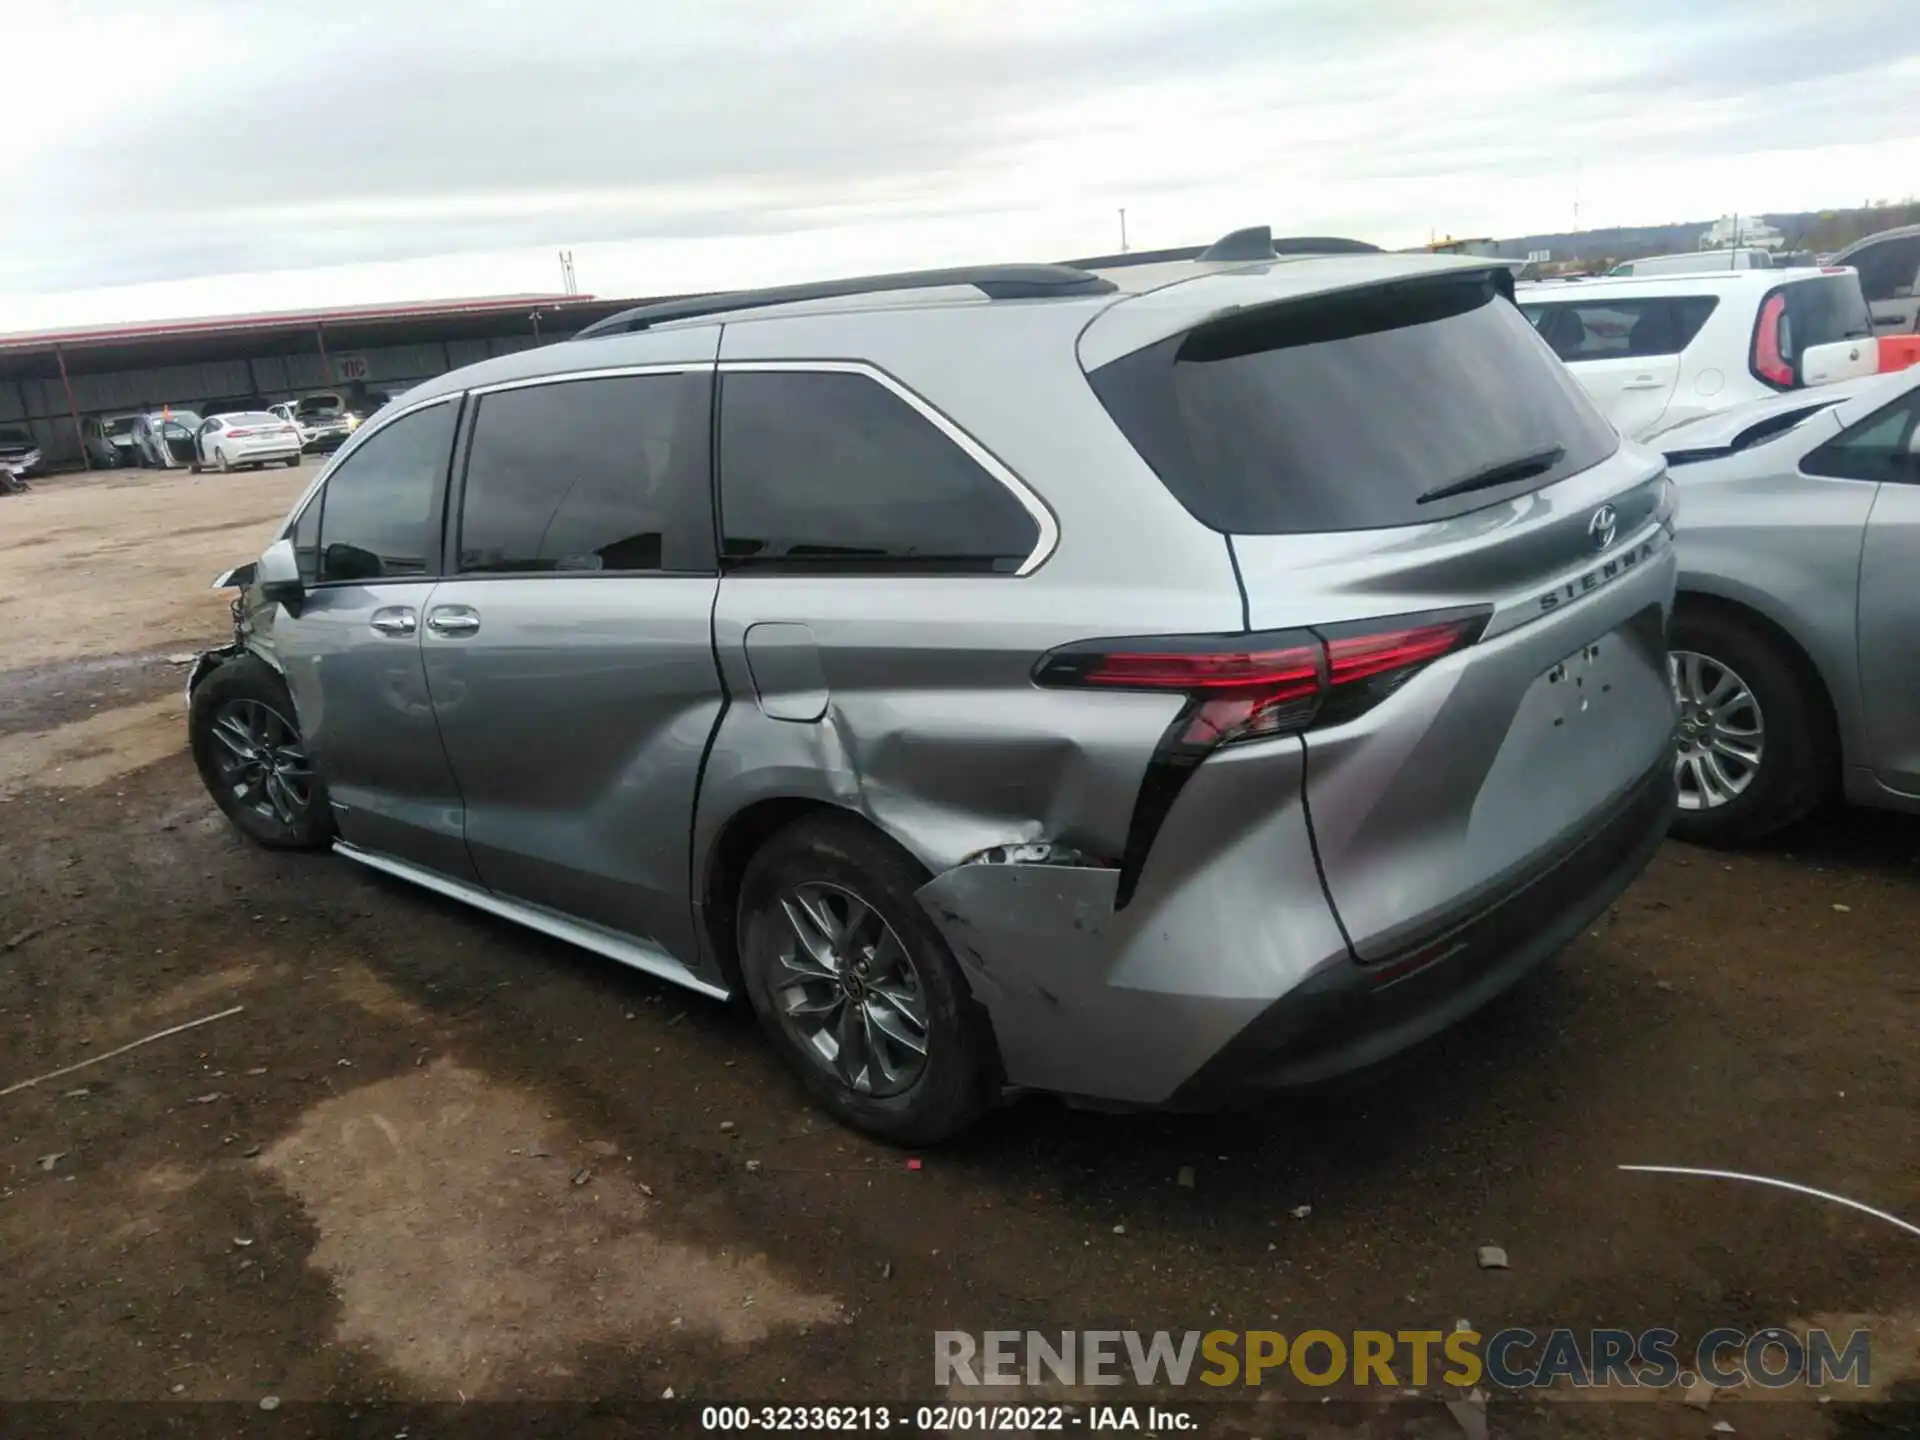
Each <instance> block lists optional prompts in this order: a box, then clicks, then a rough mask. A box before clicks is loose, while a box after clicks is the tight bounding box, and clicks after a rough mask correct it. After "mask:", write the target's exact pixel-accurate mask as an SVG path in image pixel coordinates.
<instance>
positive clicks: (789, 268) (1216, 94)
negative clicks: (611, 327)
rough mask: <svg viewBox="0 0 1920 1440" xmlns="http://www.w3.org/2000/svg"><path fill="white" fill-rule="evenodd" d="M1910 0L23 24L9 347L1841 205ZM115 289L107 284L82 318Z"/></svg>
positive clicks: (1893, 139) (11, 215)
mask: <svg viewBox="0 0 1920 1440" xmlns="http://www.w3.org/2000/svg"><path fill="white" fill-rule="evenodd" d="M1914 18H1915V15H1914V0H1850V3H1848V4H1846V5H1840V6H1822V5H1815V4H1812V3H1802V0H1735V3H1719V0H1607V3H1594V4H1588V3H1585V0H1481V3H1479V4H1477V5H1476V4H1475V3H1474V0H1449V3H1446V4H1439V3H1433V0H885V3H869V0H693V3H680V0H594V3H581V0H538V3H526V0H371V3H369V0H325V3H313V0H307V3H296V0H172V3H170V4H169V5H167V6H166V7H164V9H163V10H159V11H156V10H155V9H154V8H153V7H152V4H151V0H124V3H123V0H96V3H85V0H72V3H64V4H61V3H55V0H42V3H41V4H39V5H37V6H26V5H22V6H21V7H20V8H19V9H18V10H17V11H16V12H14V13H12V14H10V15H9V18H8V22H7V26H6V49H7V53H8V57H9V60H8V66H7V81H6V88H5V92H4V104H5V111H4V114H5V134H6V141H5V143H4V144H3V145H0V196H3V197H4V200H0V217H4V220H3V221H0V331H7V330H19V329H26V328H30V327H35V326H41V325H57V324H66V323H91V322H95V321H111V320H120V319H137V318H153V317H156V316H163V315H164V316H172V315H192V314H208V313H228V312H234V311H242V310H251V309H275V308H285V307H292V306H300V305H307V304H331V303H347V302H352V301H358V300H369V301H375V300H389V299H406V298H413V299H418V298H428V297H441V296H452V295H471V294H486V293H501V292H507V291H531V290H554V289H557V288H559V270H558V266H557V263H556V262H555V259H554V253H553V252H554V250H555V249H556V248H557V247H559V246H562V245H568V246H571V247H572V248H573V250H574V253H575V260H576V267H577V269H578V272H579V280H580V286H581V288H582V289H583V290H585V291H588V292H592V293H596V294H600V295H644V294H649V293H661V292H670V291H676V290H686V289H694V288H715V287H720V286H726V285H738V284H753V283H767V282H771V281H775V280H784V279H794V278H806V277H810V276H818V275H827V274H835V273H847V272H852V271H858V270H862V269H872V268H896V267H906V266H913V265H921V264H942V263H953V262H958V261H965V260H999V259H1052V258H1059V257H1060V256H1063V255H1071V254H1085V253H1088V252H1094V251H1101V250H1109V249H1116V248H1118V241H1119V228H1118V226H1119V222H1118V219H1117V216H1116V213H1115V212H1116V211H1117V210H1118V208H1119V207H1121V206H1125V207H1126V210H1127V225H1128V237H1129V239H1130V241H1131V242H1132V244H1133V245H1134V246H1135V247H1136V248H1147V247H1152V246H1160V245H1178V244H1189V243H1198V242H1202V241H1205V240H1207V239H1211V238H1213V237H1214V236H1216V235H1217V234H1219V233H1221V232H1224V231H1226V230H1229V229H1233V228H1236V227H1238V226H1240V225H1246V224H1260V223H1269V224H1272V225H1273V226H1274V228H1275V230H1276V232H1279V233H1314V234H1345V235H1353V236H1357V237H1359V238H1363V239H1368V240H1372V241H1374V242H1375V243H1377V244H1382V245H1387V246H1394V245H1408V244H1416V243H1419V242H1421V241H1424V240H1426V239H1428V238H1429V236H1430V235H1431V234H1433V233H1435V232H1438V233H1441V234H1445V233H1452V234H1455V235H1474V234H1493V235H1515V234H1523V233H1528V232H1537V231H1552V230H1563V229H1570V228H1572V227H1573V225H1574V223H1575V206H1576V203H1577V204H1578V207H1579V209H1578V219H1579V223H1580V224H1581V225H1583V226H1585V227H1588V228H1592V227H1597V226H1604V225H1614V224H1641V223H1657V222H1661V221H1666V220H1689V219H1710V218H1712V217H1713V216H1715V215H1718V214H1721V213H1725V212H1729V211H1741V212H1760V211H1766V210H1788V209H1805V208H1818V207H1821V206H1836V205H1851V204H1859V203H1862V202H1863V201H1865V200H1866V199H1868V198H1869V197H1873V198H1882V197H1885V198H1899V197H1901V196H1903V195H1905V194H1906V193H1908V192H1909V191H1911V190H1912V189H1914V188H1916V182H1915V178H1914V177H1916V176H1920V103H1916V101H1915V97H1916V95H1920V26H1916V25H1915V24H1914V23H1913V21H1914ZM104 287H112V288H104Z"/></svg>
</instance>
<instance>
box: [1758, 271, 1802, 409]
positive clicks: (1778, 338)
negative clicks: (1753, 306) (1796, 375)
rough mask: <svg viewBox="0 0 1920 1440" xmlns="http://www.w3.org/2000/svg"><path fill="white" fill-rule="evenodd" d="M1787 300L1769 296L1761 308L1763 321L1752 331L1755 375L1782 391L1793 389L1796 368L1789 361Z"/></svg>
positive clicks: (1778, 295) (1761, 319) (1781, 296)
mask: <svg viewBox="0 0 1920 1440" xmlns="http://www.w3.org/2000/svg"><path fill="white" fill-rule="evenodd" d="M1786 318H1787V297H1786V296H1785V295H1781V294H1773V295H1769V296H1768V297H1767V299H1766V303H1765V304H1763V305H1762V306H1761V307H1760V320H1759V323H1758V324H1756V325H1755V326H1754V330H1753V373H1754V374H1755V375H1757V376H1759V377H1760V378H1761V379H1762V380H1764V381H1766V382H1767V384H1769V385H1773V386H1777V387H1778V388H1780V389H1782V390H1791V389H1792V388H1793V366H1792V365H1791V364H1789V363H1788V362H1787V358H1786V354H1785V346H1784V344H1783V339H1784V337H1783V336H1782V334H1781V331H1782V329H1783V328H1784V327H1785V325H1786Z"/></svg>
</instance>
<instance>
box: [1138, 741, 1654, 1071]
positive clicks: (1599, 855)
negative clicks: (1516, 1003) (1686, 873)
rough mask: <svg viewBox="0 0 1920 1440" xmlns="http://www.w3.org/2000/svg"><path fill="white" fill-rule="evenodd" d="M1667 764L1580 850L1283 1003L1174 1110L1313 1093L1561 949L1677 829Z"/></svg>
mask: <svg viewBox="0 0 1920 1440" xmlns="http://www.w3.org/2000/svg"><path fill="white" fill-rule="evenodd" d="M1673 794H1674V780H1673V765H1672V762H1671V761H1670V760H1669V759H1667V758H1666V757H1664V756H1663V757H1662V758H1661V761H1660V763H1659V764H1658V765H1657V766H1655V768H1654V769H1652V770H1650V771H1649V772H1648V773H1647V774H1646V775H1645V776H1643V777H1642V778H1641V779H1640V780H1639V781H1638V782H1637V783H1636V784H1635V785H1634V786H1633V787H1632V788H1631V789H1630V790H1629V791H1627V793H1626V794H1624V795H1623V796H1621V797H1620V798H1619V799H1618V800H1616V801H1615V802H1614V804H1613V805H1612V806H1611V807H1609V809H1608V810H1607V811H1606V812H1605V814H1604V816H1603V817H1602V818H1599V819H1598V821H1597V823H1596V825H1595V827H1594V828H1593V830H1592V831H1591V832H1589V833H1588V834H1587V835H1586V836H1585V837H1584V838H1583V839H1581V840H1580V841H1578V842H1577V843H1576V844H1574V845H1573V846H1571V847H1570V848H1568V849H1566V850H1563V851H1561V852H1560V853H1558V854H1556V855H1554V856H1553V857H1551V858H1550V859H1548V860H1547V861H1546V862H1545V863H1544V864H1542V865H1539V866H1537V867H1535V868H1533V869H1531V870H1530V871H1529V872H1528V873H1527V874H1526V875H1525V876H1523V877H1520V878H1518V879H1516V880H1514V881H1512V882H1510V883H1509V884H1508V885H1507V886H1506V887H1505V888H1504V889H1503V890H1502V891H1501V892H1500V893H1499V894H1498V895H1496V896H1493V897H1490V898H1487V899H1486V900H1484V901H1483V903H1482V904H1481V906H1480V908H1478V909H1477V910H1475V911H1474V913H1472V914H1471V915H1468V916H1465V917H1464V918H1460V919H1458V920H1456V921H1455V922H1454V923H1452V924H1450V925H1449V926H1448V927H1447V928H1446V929H1445V930H1443V931H1441V932H1440V933H1439V934H1437V935H1429V936H1423V937H1422V938H1421V939H1420V940H1418V941H1417V942H1415V943H1414V944H1413V945H1412V946H1410V947H1408V948H1406V949H1403V950H1401V951H1399V952H1397V953H1396V954H1394V955H1393V956H1390V957H1389V958H1387V959H1385V960H1382V961H1379V962H1377V963H1370V964H1366V965H1358V964H1351V963H1349V964H1344V965H1337V966H1330V967H1328V968H1326V969H1324V970H1322V971H1320V972H1319V973H1318V974H1316V975H1314V976H1311V977H1310V978H1308V979H1307V980H1306V981H1305V982H1303V983H1302V984H1301V985H1300V986H1299V987H1298V988H1296V989H1295V990H1293V991H1291V992H1290V993H1288V994H1287V995H1285V996H1283V997H1281V998H1280V999H1278V1000H1276V1001H1274V1002H1273V1003H1272V1004H1271V1005H1270V1006H1268V1007H1267V1009H1266V1010H1265V1011H1264V1012H1263V1013H1261V1014H1260V1016H1259V1017H1258V1018H1256V1019H1255V1020H1254V1021H1253V1022H1252V1023H1251V1024H1249V1025H1248V1026H1247V1027H1246V1028H1245V1029H1244V1030H1242V1031H1241V1032H1240V1033H1239V1034H1238V1035H1237V1036H1235V1037H1234V1038H1233V1040H1231V1041H1230V1042H1229V1043H1228V1044H1227V1045H1225V1046H1224V1047H1222V1048H1221V1050H1220V1051H1219V1052H1218V1053H1217V1054H1215V1055H1214V1057H1213V1058H1212V1059H1211V1060H1209V1061H1208V1062H1207V1063H1206V1064H1205V1065H1204V1066H1202V1067H1201V1068H1200V1069H1199V1070H1198V1071H1197V1072H1195V1074H1194V1075H1193V1076H1192V1077H1191V1078H1190V1079H1189V1080H1188V1081H1187V1082H1186V1083H1185V1084H1184V1085H1182V1086H1181V1087H1180V1090H1179V1091H1178V1092H1177V1093H1176V1094H1175V1096H1174V1097H1173V1100H1172V1102H1171V1103H1172V1104H1173V1105H1174V1106H1175V1107H1180V1108H1186V1107H1192V1108H1201V1107H1207V1106H1212V1105H1217V1104H1220V1103H1222V1102H1223V1101H1225V1100H1228V1099H1230V1098H1232V1097H1234V1096H1235V1095H1240V1094H1245V1093H1247V1092H1258V1091H1263V1090H1276V1089H1288V1088H1292V1087H1297V1086H1304V1085H1311V1084H1314V1083H1317V1082H1319V1081H1323V1080H1328V1079H1331V1078H1333V1077H1334V1076H1337V1075H1341V1074H1345V1073H1347V1072H1350V1071H1354V1070H1359V1069H1362V1068H1364V1067H1366V1066H1369V1065H1372V1064H1375V1063H1377V1062H1379V1061H1381V1060H1385V1059H1387V1058H1388V1057H1390V1056H1392V1055H1394V1054H1396V1053H1398V1052H1399V1051H1402V1050H1405V1049H1406V1048H1408V1047H1409V1046H1412V1045H1415V1044H1418V1043H1419V1042H1420V1041H1422V1040H1425V1039H1427V1038H1428V1037H1430V1036H1432V1035H1434V1034H1436V1033H1438V1032H1439V1031H1441V1030H1443V1029H1445V1028H1446V1027H1447V1026H1449V1025H1452V1024H1453V1023H1454V1022H1455V1021H1457V1020H1460V1019H1462V1018H1463V1017H1464V1016H1466V1015H1468V1014H1469V1013H1471V1012H1472V1011H1474V1010H1476V1009H1478V1008H1479V1007H1480V1006H1481V1005H1484V1004H1485V1003H1486V1002H1487V1001H1489V1000H1491V999H1492V998H1493V997H1494V996H1496V995H1498V994H1499V993H1500V992H1501V991H1503V990H1505V989H1507V988H1508V987H1509V986H1511V985H1512V984H1514V983H1515V982H1516V981H1517V980H1519V979H1520V978H1521V977H1522V976H1523V975H1525V974H1526V973H1527V972H1528V971H1529V970H1531V969H1533V968H1534V967H1535V966H1536V965H1538V964H1540V963H1541V962H1542V961H1544V960H1546V959H1547V958H1549V957H1550V956H1552V955H1553V954H1554V953H1555V952H1557V951H1558V950H1560V949H1561V948H1562V947H1563V946H1565V945H1566V944H1567V943H1568V942H1569V941H1571V940H1572V939H1573V938H1574V937H1575V936H1577V935H1578V934H1579V933H1580V932H1581V931H1582V930H1583V929H1585V928H1586V927H1587V926H1588V925H1589V924H1590V923H1592V921H1593V920H1594V919H1595V917H1597V916H1599V915H1600V914H1601V913H1603V912H1604V911H1605V910H1606V909H1607V907H1608V906H1609V905H1611V904H1612V903H1613V901H1614V900H1615V899H1616V898H1617V897H1618V896H1619V895H1620V893H1621V892H1622V891H1623V890H1625V889H1626V888H1627V886H1628V885H1630V884H1631V883H1632V882H1633V880H1634V878H1635V877H1636V876H1638V875H1639V873H1640V872H1641V870H1642V869H1644V868H1645V866H1646V864H1647V861H1648V860H1649V859H1650V858H1652V855H1653V852H1654V850H1655V849H1656V848H1658V846H1659V844H1660V841H1661V840H1662V839H1663V838H1664V837H1665V835H1666V833H1667V823H1668V820H1669V818H1670V816H1671V814H1672V810H1673Z"/></svg>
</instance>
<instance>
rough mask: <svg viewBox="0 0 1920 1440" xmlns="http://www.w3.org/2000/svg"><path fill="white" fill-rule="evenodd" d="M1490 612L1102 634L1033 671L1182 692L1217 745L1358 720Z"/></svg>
mask: <svg viewBox="0 0 1920 1440" xmlns="http://www.w3.org/2000/svg"><path fill="white" fill-rule="evenodd" d="M1487 614H1488V612H1487V611H1485V610H1482V609H1474V610H1466V611H1447V612H1444V613H1442V614H1438V615H1412V616H1401V617H1397V618H1395V619H1392V620H1385V621H1366V622H1362V623H1361V624H1359V625H1342V626H1337V627H1332V628H1326V629H1321V630H1287V631H1279V632H1268V633H1266V634H1259V635H1218V636H1216V635H1197V636H1154V637H1152V638H1149V639H1143V640H1106V641H1100V640H1096V641H1091V642H1088V643H1086V644H1081V645H1068V646H1065V647H1063V648H1061V649H1059V650H1055V651H1052V652H1050V653H1049V654H1047V655H1046V656H1045V657H1043V658H1042V659H1041V661H1040V663H1039V665H1038V666H1036V667H1035V669H1034V677H1033V678H1034V680H1035V681H1036V682H1037V683H1039V684H1041V685H1046V686H1050V687H1055V688H1072V689H1095V690H1159V691H1167V690H1174V691H1179V692H1180V693H1182V694H1184V695H1186V696H1187V699H1188V705H1187V710H1186V712H1185V713H1184V719H1185V721H1186V722H1187V723H1186V724H1184V725H1182V726H1181V727H1180V735H1181V737H1182V738H1184V739H1187V740H1189V741H1191V742H1194V743H1203V744H1205V745H1206V747H1207V748H1208V749H1212V748H1213V747H1214V746H1215V745H1224V744H1228V743H1230V742H1232V741H1236V740H1257V739H1260V738H1262V737H1264V736H1267V735H1279V734H1291V733H1294V732H1296V731H1300V730H1306V729H1309V728H1311V727H1312V726H1314V725H1325V724H1333V723H1338V722H1339V721H1342V720H1351V719H1352V718H1353V717H1354V716H1356V715H1359V714H1361V713H1363V712H1364V711H1366V710H1370V709H1372V708H1373V706H1375V705H1377V704H1379V703H1380V702H1381V701H1382V700H1384V699H1386V697H1387V696H1389V695H1391V694H1392V693H1393V692H1394V691H1395V690H1397V689H1398V688H1399V687H1400V686H1401V685H1404V684H1405V683H1406V682H1407V681H1408V680H1409V679H1411V678H1412V677H1413V676H1414V674H1416V673H1417V672H1418V671H1419V670H1421V669H1422V668H1424V667H1425V666H1427V665H1430V664H1432V663H1433V662H1434V661H1435V660H1438V659H1439V658H1440V657H1441V656H1442V655H1446V654H1449V653H1450V652H1452V651H1454V650H1458V649H1461V648H1462V647H1464V646H1467V645H1471V644H1472V643H1473V642H1474V641H1475V640H1476V639H1478V638H1479V635H1480V632H1481V630H1483V629H1484V628H1485V627H1486V623H1487Z"/></svg>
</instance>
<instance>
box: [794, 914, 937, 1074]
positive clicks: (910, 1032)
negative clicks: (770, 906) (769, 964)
mask: <svg viewBox="0 0 1920 1440" xmlns="http://www.w3.org/2000/svg"><path fill="white" fill-rule="evenodd" d="M780 910H781V915H782V918H783V919H784V921H785V925H784V933H782V934H781V935H780V937H779V949H778V953H777V955H776V958H775V961H774V973H773V976H772V979H771V984H770V989H771V991H772V998H773V1004H774V1010H775V1013H776V1014H777V1015H778V1016H779V1018H780V1023H781V1025H783V1026H784V1027H785V1028H786V1030H787V1033H788V1034H790V1035H791V1036H792V1037H793V1038H794V1039H795V1040H797V1041H798V1042H799V1043H800V1048H801V1049H802V1050H804V1051H805V1052H806V1054H807V1056H808V1058H809V1059H811V1060H812V1061H813V1062H814V1063H815V1064H816V1065H818V1066H819V1067H820V1068H821V1069H822V1070H824V1071H826V1073H827V1074H828V1075H830V1076H831V1077H832V1078H833V1079H835V1080H837V1081H838V1082H839V1083H840V1084H842V1085H845V1086H846V1087H847V1088H848V1089H850V1090H853V1091H855V1092H856V1093H858V1094H861V1095H871V1096H874V1097H876V1098H884V1097H886V1096H889V1095H898V1094H900V1093H902V1092H903V1091H905V1090H907V1089H909V1088H911V1087H912V1085H913V1083H914V1082H915V1081H916V1080H918V1079H919V1078H920V1075H921V1073H922V1072H923V1071H924V1070H925V1069H926V1065H927V1046H928V1028H927V1003H926V994H925V989H924V987H923V986H922V984H921V982H920V974H919V971H918V970H916V969H915V968H914V964H913V960H912V958H911V957H910V956H909V955H908V954H907V951H906V947H905V946H904V945H902V944H901V943H900V937H899V936H898V935H896V934H894V932H893V927H892V926H891V925H889V924H888V923H887V922H886V920H885V919H884V918H883V917H882V916H881V915H880V913H879V912H878V911H876V910H875V909H874V908H873V907H872V906H871V905H869V904H867V903H866V902H865V901H864V900H862V899H860V897H859V896H857V895H855V894H854V893H853V892H852V891H850V890H845V889H842V888H841V887H840V886H838V885H829V884H826V883H824V882H811V883H807V884H802V885H796V886H794V887H793V888H792V889H790V890H788V891H787V892H786V893H785V894H784V895H782V896H781V897H780Z"/></svg>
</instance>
